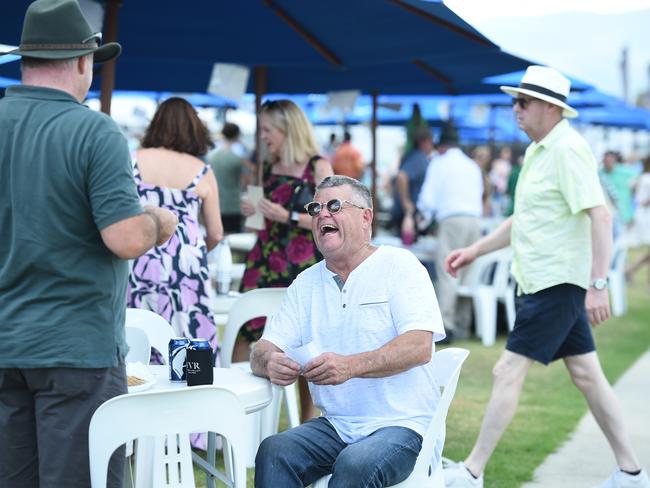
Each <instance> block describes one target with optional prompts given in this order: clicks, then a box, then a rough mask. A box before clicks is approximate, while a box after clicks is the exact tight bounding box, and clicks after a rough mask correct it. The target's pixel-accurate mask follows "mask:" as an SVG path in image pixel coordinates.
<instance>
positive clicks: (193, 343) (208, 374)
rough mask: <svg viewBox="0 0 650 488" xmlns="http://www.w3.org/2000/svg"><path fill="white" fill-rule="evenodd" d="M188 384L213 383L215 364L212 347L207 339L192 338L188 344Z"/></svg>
mask: <svg viewBox="0 0 650 488" xmlns="http://www.w3.org/2000/svg"><path fill="white" fill-rule="evenodd" d="M186 364H187V385H188V386H194V385H211V384H212V381H213V376H214V375H213V371H212V368H213V366H214V362H213V354H212V347H211V346H210V342H209V341H208V340H207V339H192V340H190V344H189V346H187V360H186Z"/></svg>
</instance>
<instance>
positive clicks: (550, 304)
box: [444, 66, 650, 488]
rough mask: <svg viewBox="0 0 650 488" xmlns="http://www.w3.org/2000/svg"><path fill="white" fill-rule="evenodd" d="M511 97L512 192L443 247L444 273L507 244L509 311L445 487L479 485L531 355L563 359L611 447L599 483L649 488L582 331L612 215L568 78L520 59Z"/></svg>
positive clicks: (596, 309) (600, 287)
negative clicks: (464, 450) (486, 389)
mask: <svg viewBox="0 0 650 488" xmlns="http://www.w3.org/2000/svg"><path fill="white" fill-rule="evenodd" d="M501 89H502V90H503V91H504V92H506V93H507V94H509V95H511V96H512V97H514V98H513V111H514V113H515V115H516V118H517V123H518V124H519V127H521V129H522V130H524V131H525V132H526V134H528V136H529V137H530V138H531V140H532V143H531V144H530V146H528V148H527V150H526V155H525V158H524V164H523V167H522V169H521V174H520V176H519V181H518V184H517V189H516V193H515V207H514V214H513V216H512V217H510V218H508V219H507V220H506V221H505V222H503V223H502V224H501V225H500V226H499V227H498V228H497V229H496V230H495V231H494V232H492V233H491V234H489V235H487V236H485V237H484V238H482V239H480V240H478V241H477V242H475V243H474V244H472V245H470V246H468V247H465V248H462V249H457V250H454V251H452V252H451V253H450V254H449V255H448V256H447V258H446V260H445V268H446V271H447V272H448V273H450V274H451V275H453V276H455V275H456V274H457V272H458V270H459V269H460V268H461V267H463V266H466V265H468V264H470V263H472V262H473V261H474V260H475V259H476V258H477V257H479V256H481V255H483V254H487V253H489V252H492V251H494V250H496V249H499V248H502V247H505V246H507V245H509V244H511V245H512V251H513V264H512V274H513V275H514V277H515V279H516V280H517V284H518V296H517V317H516V320H515V327H514V329H513V331H512V332H511V333H510V335H509V336H508V342H507V345H506V350H505V351H504V352H503V354H502V355H501V358H500V359H499V361H497V364H496V365H495V367H494V370H493V376H494V384H493V388H492V395H491V397H490V401H489V402H488V405H487V408H486V412H485V417H484V419H483V423H482V425H481V431H480V433H479V436H478V439H477V441H476V443H475V445H474V448H473V449H472V452H471V453H470V455H469V456H468V457H467V458H466V459H465V461H463V462H459V463H452V464H450V465H449V466H447V467H445V473H444V474H445V482H446V485H447V486H448V487H482V486H483V470H484V468H485V465H486V464H487V462H488V460H489V459H490V456H491V455H492V452H493V451H494V449H495V448H496V446H497V443H498V442H499V439H500V438H501V435H502V434H503V432H504V431H505V429H506V428H507V427H508V425H509V423H510V421H511V420H512V418H513V416H514V414H515V411H516V409H517V403H518V401H519V394H520V392H521V388H522V387H523V384H524V380H525V379H526V375H527V374H528V370H529V369H530V366H531V365H532V364H533V361H539V362H541V363H542V364H545V365H546V364H548V363H550V362H551V361H554V360H556V359H563V360H564V363H565V365H566V367H567V369H568V371H569V375H570V376H571V379H572V381H573V383H574V384H575V385H576V386H577V387H578V389H579V390H580V391H581V392H582V394H583V395H584V396H585V398H586V400H587V403H588V404H589V408H590V409H591V412H592V414H593V415H594V417H595V418H596V421H597V422H598V424H599V425H600V427H601V429H602V431H603V433H604V434H605V436H606V437H607V440H608V441H609V444H610V446H611V448H612V450H613V451H614V455H615V457H616V462H617V464H618V467H617V468H616V469H615V470H614V472H613V473H612V475H611V477H610V478H609V479H607V480H606V481H605V483H604V484H603V485H602V487H603V488H604V487H611V488H614V487H616V488H623V487H639V488H648V487H650V481H649V480H648V476H647V473H646V472H645V471H644V470H642V469H641V467H640V465H639V461H638V459H637V457H636V455H635V453H634V452H633V450H632V447H631V445H630V441H629V438H628V435H627V432H626V430H625V428H624V426H623V415H622V412H621V408H620V405H619V403H618V400H617V398H616V396H615V395H614V391H613V389H612V387H611V385H610V384H609V382H608V381H607V378H606V377H605V375H604V373H603V371H602V369H601V366H600V362H599V359H598V355H597V353H596V348H595V345H594V340H593V337H592V334H591V328H590V325H589V324H590V323H591V325H592V326H596V325H598V324H600V323H602V322H604V321H605V320H607V318H609V315H610V312H609V298H608V295H607V279H606V278H607V271H608V268H609V263H610V259H611V250H612V242H611V236H612V217H611V215H610V213H609V211H608V209H607V207H606V206H605V199H604V196H603V191H602V188H601V186H600V181H599V179H598V165H597V163H596V160H595V158H594V156H593V154H592V152H591V150H590V148H589V146H588V145H587V143H586V141H585V140H584V139H583V138H582V137H581V136H580V135H579V134H578V133H577V132H576V131H575V130H573V129H572V128H571V126H570V125H569V122H568V121H567V120H565V119H564V117H567V118H572V117H575V116H577V112H576V111H575V110H574V109H573V108H571V107H570V106H569V105H567V104H566V98H567V95H568V94H569V89H570V81H569V80H568V79H566V78H565V77H564V76H563V75H562V74H560V73H559V72H558V71H556V70H554V69H552V68H547V67H543V66H530V67H529V68H528V70H527V71H526V74H525V75H524V77H523V78H522V81H521V83H520V85H519V87H501Z"/></svg>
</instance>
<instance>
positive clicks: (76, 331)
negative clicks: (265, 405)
mask: <svg viewBox="0 0 650 488" xmlns="http://www.w3.org/2000/svg"><path fill="white" fill-rule="evenodd" d="M100 40H101V36H100V35H99V34H97V33H93V30H92V29H91V27H90V25H89V24H88V23H87V21H86V19H85V18H84V16H83V14H82V12H81V9H80V7H79V4H78V3H77V0H38V1H36V2H34V3H32V4H31V5H30V6H29V8H28V9H27V13H26V15H25V22H24V26H23V32H22V37H21V43H20V48H19V49H17V50H16V51H14V52H13V53H14V54H18V55H20V56H22V57H23V59H22V65H21V67H22V84H21V85H19V86H12V87H9V88H7V91H6V95H5V97H4V98H3V99H2V100H0V228H1V229H2V238H1V239H0V343H1V344H2V347H1V348H0V445H2V446H3V454H2V456H0V486H2V487H3V488H32V487H34V488H38V487H41V488H43V487H53V488H54V487H56V488H59V487H61V488H63V487H65V488H87V487H89V486H90V476H89V459H88V425H89V423H90V419H91V417H92V415H93V413H94V411H95V409H96V408H97V407H98V406H99V405H100V404H101V403H103V402H104V401H106V400H108V399H109V398H112V397H114V396H116V395H119V394H121V393H126V391H127V386H126V374H125V368H124V357H125V354H126V352H127V346H126V343H125V337H124V336H125V334H124V314H125V308H126V283H127V274H128V265H127V261H126V260H127V259H132V258H135V257H137V256H139V255H141V254H143V253H144V252H146V251H147V250H148V249H150V248H151V247H153V246H154V245H156V244H162V243H164V242H165V241H166V240H167V239H168V238H169V236H170V235H171V233H172V232H173V231H174V228H175V226H176V222H177V219H176V216H175V215H174V214H172V213H171V212H168V211H167V210H162V209H158V208H148V209H145V210H143V208H142V206H141V205H140V203H139V200H138V195H137V191H136V187H135V182H134V180H133V177H132V172H131V163H130V158H129V152H128V148H127V144H126V140H125V138H124V136H123V135H122V134H121V133H120V131H119V128H118V127H117V126H116V124H115V122H113V121H112V120H111V119H110V117H107V116H106V115H104V114H100V113H97V112H92V111H90V110H89V109H88V108H87V107H84V106H83V105H81V103H80V102H81V101H82V100H83V99H84V98H85V97H86V95H87V93H88V89H89V87H90V84H91V82H92V73H93V61H95V62H103V61H108V60H110V59H113V58H115V57H116V56H118V55H119V53H120V51H121V47H120V45H119V44H117V43H108V44H105V45H103V46H100ZM114 459H115V461H117V462H118V463H117V464H115V463H113V464H112V465H111V469H110V471H109V477H108V479H109V485H108V486H111V487H121V477H122V474H123V467H120V466H119V461H120V460H121V461H122V464H123V462H124V456H123V455H122V456H121V459H120V456H119V454H118V455H116V456H115V457H114Z"/></svg>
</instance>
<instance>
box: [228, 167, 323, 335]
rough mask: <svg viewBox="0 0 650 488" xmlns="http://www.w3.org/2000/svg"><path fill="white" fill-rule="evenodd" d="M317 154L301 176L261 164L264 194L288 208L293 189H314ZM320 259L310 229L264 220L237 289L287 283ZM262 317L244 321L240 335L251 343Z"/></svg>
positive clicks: (260, 325) (258, 331)
mask: <svg viewBox="0 0 650 488" xmlns="http://www.w3.org/2000/svg"><path fill="white" fill-rule="evenodd" d="M319 159H320V157H314V158H312V159H311V160H310V161H309V163H308V164H307V166H305V170H304V172H303V174H302V177H300V178H297V177H295V176H287V175H275V174H272V173H271V168H272V165H271V164H269V163H267V162H265V163H264V197H265V198H267V199H269V200H271V201H272V202H273V203H277V204H280V205H282V206H283V207H284V208H286V209H287V210H289V211H291V205H292V197H293V195H294V192H295V191H296V190H297V189H298V188H299V187H301V186H303V185H305V184H307V185H309V186H311V189H312V193H313V191H314V189H315V180H314V166H315V164H316V161H318V160H319ZM321 258H322V256H321V254H320V253H319V252H318V250H317V249H316V245H315V244H314V237H313V236H312V233H311V230H309V229H303V228H300V227H297V226H295V225H294V224H292V223H288V224H287V223H284V222H275V221H272V220H269V219H264V230H260V231H259V232H258V233H257V241H256V242H255V246H253V249H251V251H250V252H249V253H248V255H247V256H246V271H245V272H244V276H243V278H242V283H241V286H240V291H242V292H244V291H248V290H253V289H255V288H277V287H286V286H289V285H290V284H291V283H292V282H293V280H294V279H295V278H296V276H298V274H299V273H300V272H301V271H303V270H305V269H307V268H308V267H310V266H311V265H312V264H315V263H317V262H318V261H320V260H321ZM264 323H265V319H264V318H257V319H253V320H251V321H250V322H248V323H246V324H245V325H244V326H243V327H242V329H241V331H240V336H242V337H243V338H245V339H246V340H247V341H249V342H255V341H257V340H259V338H260V337H261V336H262V332H263V329H264Z"/></svg>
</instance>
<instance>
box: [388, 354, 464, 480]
mask: <svg viewBox="0 0 650 488" xmlns="http://www.w3.org/2000/svg"><path fill="white" fill-rule="evenodd" d="M468 355H469V351H468V350H467V349H461V348H458V347H448V348H446V349H441V350H439V351H436V352H435V353H434V354H433V369H434V375H435V377H436V381H437V382H438V385H439V386H440V388H442V395H441V397H440V402H439V403H438V407H437V408H436V412H435V414H434V415H433V418H432V419H431V423H430V424H429V428H428V429H427V432H426V434H425V435H424V438H423V439H422V449H420V454H419V455H418V459H417V461H416V462H415V466H414V467H413V472H412V473H411V475H410V476H409V477H408V478H407V479H406V480H404V481H403V482H401V483H399V484H397V485H395V487H401V488H406V487H411V488H415V487H420V486H444V481H442V483H441V482H440V481H438V483H434V484H432V483H431V482H432V478H437V479H438V480H442V477H441V476H442V472H441V468H442V464H441V463H440V459H437V460H434V453H435V448H436V444H437V443H438V442H440V444H441V446H442V445H443V444H444V436H445V421H446V419H447V412H448V411H449V405H451V401H452V399H453V398H454V394H455V393H456V386H457V385H458V377H459V376H460V370H461V368H462V366H463V362H464V361H465V359H467V356H468ZM433 462H436V465H433Z"/></svg>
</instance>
